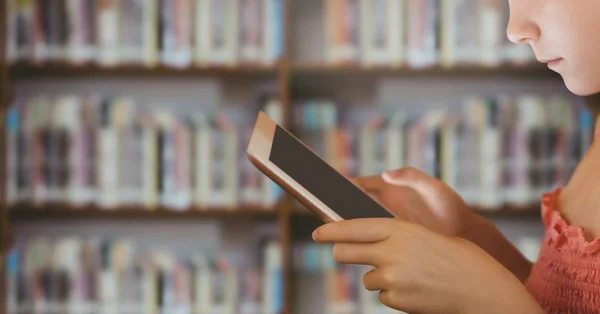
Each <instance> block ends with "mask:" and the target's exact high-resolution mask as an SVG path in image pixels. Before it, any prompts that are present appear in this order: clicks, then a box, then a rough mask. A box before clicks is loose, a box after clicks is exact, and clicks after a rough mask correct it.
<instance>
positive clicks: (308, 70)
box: [9, 62, 558, 79]
mask: <svg viewBox="0 0 600 314" xmlns="http://www.w3.org/2000/svg"><path fill="white" fill-rule="evenodd" d="M278 68H279V67H278V65H273V66H267V65H260V64H256V65H252V64H248V65H237V66H208V67H189V68H173V67H166V66H156V67H145V66H141V65H119V66H114V67H103V66H99V65H91V64H90V65H74V64H69V63H60V62H52V63H44V64H32V63H18V64H15V65H11V66H10V68H9V71H10V72H9V75H10V77H11V78H12V79H27V78H37V77H87V76H90V77H91V76H94V77H103V76H104V77H120V76H124V77H130V76H141V77H145V76H147V77H163V76H183V77H190V76H192V77H193V76H216V77H218V76H259V77H260V76H275V75H276V73H277V71H278ZM291 75H292V76H300V77H305V76H314V75H319V76H320V75H368V76H396V77H403V76H405V77H416V76H440V77H444V76H450V77H452V76H464V77H485V76H488V77H542V78H543V77H558V74H557V73H555V72H554V71H551V70H550V69H548V68H547V67H546V66H544V65H543V64H538V63H536V64H527V65H513V64H505V65H502V66H494V67H485V66H479V65H461V66H456V67H451V68H445V67H441V66H435V67H429V68H423V69H414V68H409V67H392V66H373V67H367V66H363V65H360V64H342V65H335V64H323V63H293V64H292V66H291Z"/></svg>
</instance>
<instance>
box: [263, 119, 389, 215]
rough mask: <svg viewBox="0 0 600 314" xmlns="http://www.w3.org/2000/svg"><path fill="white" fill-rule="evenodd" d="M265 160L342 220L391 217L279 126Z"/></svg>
mask: <svg viewBox="0 0 600 314" xmlns="http://www.w3.org/2000/svg"><path fill="white" fill-rule="evenodd" d="M269 160H270V161H271V162H272V163H274V164H275V165H277V167H279V168H280V169H281V170H283V171H284V172H285V173H287V174H288V175H289V176H290V177H291V178H292V179H294V180H295V181H296V182H298V183H299V184H300V185H302V186H303V187H304V188H305V189H307V190H308V191H309V192H310V193H312V194H313V195H314V196H315V197H317V198H318V199H319V200H321V202H323V203H324V204H325V205H327V206H329V208H331V209H332V210H334V211H335V212H336V213H338V214H339V215H340V216H341V217H342V218H344V219H355V218H369V217H392V216H391V214H390V213H389V212H388V211H387V210H385V208H383V207H382V206H381V205H379V204H378V203H377V202H375V201H374V200H373V199H371V198H370V197H369V196H368V195H367V194H365V193H363V191H362V190H360V189H359V188H358V187H356V186H355V185H354V184H352V182H350V181H348V180H347V179H346V178H345V177H344V176H343V175H342V174H340V173H339V172H337V171H335V169H333V168H332V167H331V166H329V165H328V164H327V163H325V162H324V161H323V160H322V159H320V158H319V157H318V156H317V155H316V154H314V153H313V152H312V151H310V150H309V149H306V147H304V145H302V143H301V142H299V141H298V140H296V139H295V138H294V137H293V136H291V135H290V134H289V133H287V131H285V130H284V129H282V128H281V127H280V126H277V128H276V130H275V138H274V139H273V146H272V148H271V155H270V156H269Z"/></svg>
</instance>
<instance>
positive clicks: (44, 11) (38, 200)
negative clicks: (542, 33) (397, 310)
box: [0, 0, 599, 314]
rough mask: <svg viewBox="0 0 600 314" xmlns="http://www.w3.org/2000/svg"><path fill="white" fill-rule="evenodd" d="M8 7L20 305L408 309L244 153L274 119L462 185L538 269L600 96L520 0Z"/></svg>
mask: <svg viewBox="0 0 600 314" xmlns="http://www.w3.org/2000/svg"><path fill="white" fill-rule="evenodd" d="M0 2H1V3H2V5H1V7H2V19H1V21H2V23H1V24H2V25H1V26H0V27H1V30H2V32H1V34H2V46H1V48H2V49H1V52H2V53H1V66H2V67H1V73H0V74H1V76H0V78H1V81H0V87H1V89H0V92H1V100H0V101H1V102H0V113H1V121H2V122H1V124H0V127H1V133H0V134H1V137H0V139H1V141H0V152H1V154H0V161H1V162H2V164H1V165H2V167H1V169H2V171H1V172H0V174H1V176H0V183H1V185H0V187H1V189H0V196H1V197H0V210H1V211H0V261H1V263H2V264H1V265H0V266H2V267H0V269H1V270H2V273H1V277H0V279H1V285H0V293H1V294H0V300H1V303H0V312H1V313H10V314H21V313H23V314H26V313H27V314H28V313H41V314H46V313H48V314H50V313H56V314H59V313H74V314H75V313H86V314H87V313H111V314H112V313H123V314H131V313H165V314H166V313H176V314H208V313H211V314H212V313H220V314H234V313H235V314H250V313H257V314H258V313H260V314H275V313H286V314H287V313H290V314H291V313H298V314H305V313H306V314H313V313H331V314H342V313H343V314H349V313H356V314H362V313H365V314H366V313H384V312H385V313H392V311H391V310H389V309H386V308H384V307H383V306H381V305H379V302H378V299H377V293H374V292H373V293H372V292H367V291H366V290H364V289H363V288H362V285H361V274H363V273H364V272H365V271H366V270H365V269H364V268H362V267H358V266H348V265H339V264H336V262H335V261H334V260H333V259H332V257H331V247H330V246H327V245H317V244H314V243H313V242H312V241H311V239H310V234H311V232H312V230H313V229H314V228H315V227H316V226H318V225H319V221H318V220H316V219H315V218H314V217H313V216H312V215H311V214H309V213H308V211H307V210H306V209H304V208H302V207H301V206H300V205H299V204H298V203H297V202H295V201H294V200H293V199H291V198H290V197H289V196H288V195H286V194H285V193H283V192H282V191H281V190H280V189H279V188H278V187H277V186H276V185H274V184H273V183H272V182H271V181H269V180H268V179H266V178H265V177H264V176H262V175H261V174H260V173H259V172H258V171H257V170H255V169H254V168H253V167H252V166H251V165H250V163H249V162H248V160H247V159H246V157H245V147H246V144H247V141H248V137H249V133H250V131H251V128H252V126H253V123H254V119H255V118H256V114H257V112H258V111H259V110H262V111H264V112H266V113H267V114H268V115H269V116H271V117H272V118H273V119H275V120H277V121H278V122H279V123H281V124H282V125H284V126H286V127H287V128H289V129H290V130H292V131H293V132H294V134H296V135H297V136H299V137H300V138H301V139H302V140H303V141H305V142H306V143H307V144H308V145H309V146H310V147H311V148H313V149H314V150H315V151H316V152H317V153H318V154H319V155H320V156H321V157H323V158H324V159H325V160H327V161H328V162H329V163H330V164H331V165H333V166H334V167H335V168H336V169H338V170H339V171H341V172H342V173H344V174H345V175H348V176H356V175H366V174H377V173H380V172H381V171H383V170H385V169H394V168H401V167H407V166H411V167H415V168H418V169H421V170H423V171H425V172H427V173H428V174H430V175H433V176H436V177H438V178H440V179H442V180H444V181H445V182H447V183H448V184H450V185H451V186H452V187H453V188H455V189H456V190H457V191H458V192H459V193H460V194H461V195H462V196H463V197H464V198H465V200H466V201H467V202H468V203H469V204H470V205H471V206H472V208H473V210H474V211H477V212H478V213H480V214H482V215H485V216H487V217H489V218H490V219H491V220H492V221H493V222H494V223H496V224H497V226H498V227H499V228H500V229H501V230H502V231H503V232H504V233H505V234H506V235H507V236H508V237H509V238H510V240H511V241H513V242H514V243H515V245H516V246H517V247H518V248H519V249H520V250H521V251H522V252H523V253H524V254H525V255H526V256H527V257H528V258H529V259H531V260H535V259H536V257H537V253H538V248H539V245H540V240H541V237H542V234H543V226H542V222H541V219H540V212H539V210H540V204H539V203H540V195H541V194H542V193H543V192H547V191H550V190H552V189H554V188H556V187H559V186H561V185H563V184H564V183H565V182H566V181H567V180H568V178H569V176H570V174H571V173H572V171H573V169H574V166H575V165H576V163H577V161H578V160H579V159H580V158H581V156H582V154H583V152H585V151H586V149H587V147H588V146H589V143H590V140H591V134H592V127H593V116H595V114H596V112H595V110H596V109H597V108H598V107H599V106H598V103H599V102H598V99H597V98H596V97H586V98H581V97H574V96H573V95H572V94H570V93H569V92H568V91H567V90H566V89H565V88H564V86H563V83H562V80H561V78H560V76H558V75H556V74H555V73H553V72H551V71H550V70H548V69H546V68H545V67H543V66H541V65H537V64H536V63H535V59H534V58H533V55H532V53H531V51H530V49H529V48H528V47H525V46H516V45H513V44H511V43H510V42H508V41H507V39H506V35H505V27H506V24H507V21H508V6H507V1H505V0H37V1H36V0H1V1H0Z"/></svg>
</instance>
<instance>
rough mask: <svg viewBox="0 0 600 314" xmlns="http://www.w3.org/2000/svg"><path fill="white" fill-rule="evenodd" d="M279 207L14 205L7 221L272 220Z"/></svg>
mask: <svg viewBox="0 0 600 314" xmlns="http://www.w3.org/2000/svg"><path fill="white" fill-rule="evenodd" d="M279 208H280V206H274V207H273V208H261V207H241V208H236V209H227V208H210V209H198V208H190V209H187V210H185V211H176V210H169V209H167V208H156V209H154V210H149V209H146V208H143V207H135V206H129V207H118V208H113V209H102V208H99V207H96V206H83V207H74V206H69V205H60V204H52V205H30V204H17V205H14V206H11V208H10V209H9V216H10V220H12V221H32V220H46V219H111V220H172V219H211V218H212V219H237V218H240V219H249V218H251V219H255V218H256V219H275V218H276V217H277V215H278V213H279V210H278V209H279Z"/></svg>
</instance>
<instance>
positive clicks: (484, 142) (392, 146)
mask: <svg viewBox="0 0 600 314" xmlns="http://www.w3.org/2000/svg"><path fill="white" fill-rule="evenodd" d="M398 108H401V107H397V108H394V107H392V108H387V107H385V108H384V107H381V108H379V107H377V108H365V107H361V108H352V107H344V106H338V105H336V104H335V103H334V102H332V101H327V100H324V101H323V100H315V101H308V102H305V103H303V104H299V105H298V106H295V107H294V119H293V122H292V123H293V124H294V130H295V131H296V132H297V134H299V137H300V138H301V139H302V140H303V141H305V142H306V143H307V145H308V146H309V147H311V148H312V149H313V150H314V151H315V152H316V153H317V154H318V155H319V156H321V157H322V158H323V159H325V160H326V161H327V162H328V163H330V164H331V165H332V166H333V167H334V168H336V169H338V170H339V171H340V172H342V173H343V174H344V175H346V176H357V175H374V174H378V173H381V172H383V171H385V170H390V169H399V168H403V167H414V168H417V169H420V170H422V171H424V172H425V173H427V174H429V175H431V176H434V177H437V178H439V179H441V180H443V181H445V182H446V183H447V184H449V185H450V186H451V187H452V188H453V189H455V190H456V191H458V193H459V194H461V195H462V196H463V198H465V200H466V201H467V203H469V204H470V205H472V206H475V207H479V208H482V209H500V208H502V207H503V206H514V207H526V206H529V205H531V204H532V203H537V202H538V201H539V199H540V196H541V194H542V193H544V192H548V191H550V190H552V189H555V188H557V187H560V186H563V185H564V184H566V182H567V180H568V179H569V177H570V176H571V174H572V173H573V171H574V169H575V166H576V164H577V162H578V160H580V159H581V158H582V156H583V154H584V153H585V152H586V151H587V149H588V147H589V145H590V143H591V132H592V126H593V119H592V116H591V114H590V112H589V111H588V110H587V109H586V108H585V107H583V106H579V105H578V104H577V103H575V101H574V100H572V99H569V98H564V97H558V96H555V97H543V96H540V95H531V94H523V95H516V96H498V97H479V96H473V97H469V98H467V99H465V100H464V102H463V103H462V104H459V106H458V108H457V109H456V110H453V109H450V108H451V104H447V106H446V105H440V106H439V109H436V108H433V109H431V108H430V109H428V110H426V111H425V112H424V113H422V114H418V115H409V114H407V113H405V112H404V111H403V110H402V109H398Z"/></svg>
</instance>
